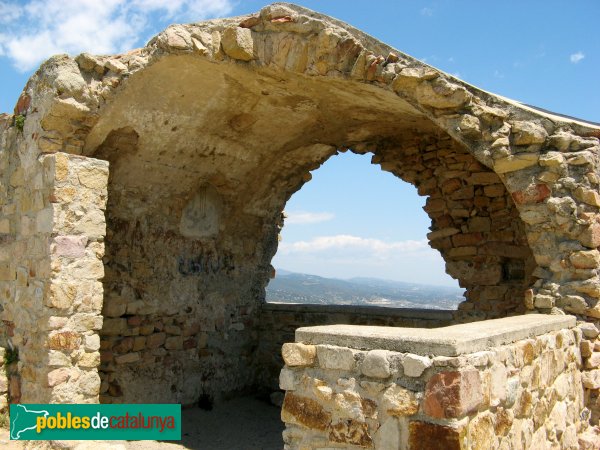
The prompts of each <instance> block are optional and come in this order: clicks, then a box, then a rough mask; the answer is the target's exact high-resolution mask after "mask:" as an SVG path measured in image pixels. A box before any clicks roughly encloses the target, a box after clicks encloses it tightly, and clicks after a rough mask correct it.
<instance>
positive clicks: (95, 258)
mask: <svg viewBox="0 0 600 450" xmlns="http://www.w3.org/2000/svg"><path fill="white" fill-rule="evenodd" d="M17 117H20V118H19V120H16V118H17ZM22 118H24V123H22V122H21V121H22ZM19 123H21V125H22V126H21V125H19ZM0 129H1V130H2V134H1V140H0V144H1V153H0V165H1V167H2V168H3V171H2V184H1V186H2V188H1V190H0V198H1V199H2V204H3V205H4V206H3V208H2V215H1V216H0V232H1V233H2V234H1V235H0V239H1V243H2V247H1V248H2V253H1V256H2V260H1V262H0V311H1V314H2V321H3V322H2V323H3V325H2V333H3V334H4V337H3V339H4V341H10V345H12V346H13V347H15V348H18V350H19V358H20V361H19V365H18V373H16V374H15V375H14V377H15V379H17V380H18V383H19V388H18V389H19V392H20V400H21V401H22V402H25V403H27V402H34V403H41V402H77V403H86V402H98V401H102V402H132V401H144V402H147V403H150V402H172V401H174V402H180V403H184V404H188V403H194V402H196V401H197V400H198V398H201V397H203V396H208V397H211V398H219V397H221V396H224V395H227V393H231V392H242V391H244V390H247V389H249V388H255V387H256V386H257V385H260V384H261V383H262V380H263V377H264V376H265V371H264V367H265V365H268V364H269V361H267V360H268V359H269V356H265V359H263V358H262V357H260V358H257V357H256V352H257V348H260V347H261V345H262V343H261V339H263V340H264V339H267V338H266V336H268V335H269V333H268V330H266V331H265V329H264V326H263V327H262V328H261V325H260V324H264V323H267V322H268V321H265V320H266V319H264V314H265V312H264V308H263V307H262V304H263V302H264V288H265V286H266V284H267V282H268V280H269V275H270V273H271V266H270V262H271V258H272V257H273V255H274V254H275V252H276V250H277V236H278V234H279V231H280V228H281V226H282V220H283V219H282V211H283V208H284V205H285V203H286V201H287V200H288V199H289V198H290V196H291V195H292V194H293V193H294V192H296V191H297V190H298V189H300V188H301V186H302V185H303V184H304V183H305V182H306V181H308V180H309V179H310V171H311V170H314V169H315V168H317V167H319V166H320V165H321V164H322V163H323V162H325V161H326V160H327V159H328V158H329V157H331V156H332V155H334V154H336V152H338V151H345V150H350V151H353V152H356V153H367V152H372V153H373V160H372V161H373V163H374V164H379V165H380V166H381V168H382V169H383V170H386V171H389V172H391V173H393V174H394V175H396V176H398V177H399V178H401V179H402V180H405V181H407V182H409V183H411V184H413V185H414V186H415V187H416V189H417V190H418V192H419V194H420V195H423V196H426V197H427V202H426V206H425V211H426V212H427V213H428V214H429V216H430V217H431V220H432V226H431V231H430V233H429V234H428V238H429V241H430V244H431V246H432V247H434V248H436V249H438V250H439V251H440V253H441V255H442V256H443V258H444V259H445V261H446V268H447V272H448V273H449V274H450V275H451V276H453V277H454V278H456V279H457V280H458V282H459V283H460V285H461V286H462V287H464V288H465V289H466V293H465V297H466V298H465V301H464V302H463V303H462V304H461V305H460V307H459V311H457V312H455V313H454V316H453V320H454V321H455V322H465V321H473V320H481V319H491V318H499V317H505V316H509V315H515V314H522V313H525V312H541V313H551V314H563V313H565V312H566V313H569V314H574V315H576V316H577V317H578V318H579V319H580V320H582V321H588V322H591V323H597V320H598V319H600V304H599V303H598V299H600V279H599V276H598V269H599V264H600V253H599V252H598V246H600V215H599V208H600V194H599V193H598V184H599V183H600V178H599V167H600V165H599V164H600V163H599V160H598V155H599V152H600V143H599V137H600V126H599V125H598V124H594V123H591V122H585V121H582V120H578V119H574V118H570V117H566V116H561V115H558V114H554V113H550V112H547V111H544V110H540V109H537V108H534V107H531V106H527V105H524V104H521V103H518V102H516V101H513V100H510V99H506V98H503V97H500V96H497V95H494V94H490V93H488V92H485V91H483V90H481V89H478V88H476V87H474V86H471V85H469V84H467V83H465V82H464V81H462V80H459V79H457V78H455V77H453V76H450V75H448V74H446V73H444V72H441V71H439V70H437V69H435V68H433V67H431V66H428V65H426V64H424V63H422V62H420V61H418V60H416V59H414V58H412V57H410V56H408V55H405V54H403V53H401V52H399V51H397V50H395V49H393V48H391V47H389V46H387V45H385V44H384V43H381V42H379V41H377V40H375V39H374V38H372V37H370V36H368V35H366V34H364V33H362V32H361V31H359V30H356V29H355V28H352V27H351V26H349V25H347V24H344V23H342V22H340V21H338V20H336V19H333V18H330V17H327V16H324V15H321V14H318V13H315V12H313V11H310V10H307V9H304V8H301V7H298V6H294V5H290V4H284V3H276V4H273V5H270V6H267V7H265V8H263V9H262V10H261V11H260V12H258V13H256V14H253V15H248V16H243V17H235V18H229V19H217V20H211V21H207V22H201V23H195V24H188V25H173V26H170V27H169V28H167V29H166V30H165V31H163V32H162V33H160V34H158V35H157V36H156V37H154V38H153V39H152V40H151V41H150V42H149V43H148V44H147V45H146V46H145V47H143V48H140V49H136V50H132V51H130V52H128V53H124V54H120V55H112V56H96V55H90V54H87V53H83V54H81V55H78V56H76V57H74V58H72V57H70V56H67V55H58V56H54V57H52V58H50V59H49V60H47V61H46V62H45V63H43V64H42V66H41V67H40V69H39V70H38V71H37V72H36V73H35V74H34V75H33V76H32V77H31V79H30V80H29V82H28V83H27V85H26V86H25V88H24V90H23V93H22V94H21V97H20V98H19V101H18V103H17V105H16V107H15V111H14V114H10V115H8V114H4V115H1V116H0ZM390 201H391V202H393V199H390ZM390 207H398V208H401V207H402V205H401V204H393V203H392V204H390ZM7 345H8V344H7ZM148 383H152V385H153V386H155V389H152V390H151V392H148V389H147V386H148ZM15 389H17V388H15ZM16 392H17V391H15V393H14V395H13V399H14V398H17V397H16ZM34 400H35V401H34Z"/></svg>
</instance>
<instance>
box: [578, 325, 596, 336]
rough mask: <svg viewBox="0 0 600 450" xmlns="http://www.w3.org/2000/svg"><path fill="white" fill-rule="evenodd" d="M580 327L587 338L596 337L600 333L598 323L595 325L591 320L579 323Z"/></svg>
mask: <svg viewBox="0 0 600 450" xmlns="http://www.w3.org/2000/svg"><path fill="white" fill-rule="evenodd" d="M579 329H580V330H581V331H582V332H583V335H584V336H585V337H586V338H587V339H596V338H597V337H598V334H600V331H598V328H597V327H596V325H594V324H593V323H591V322H584V323H582V324H579Z"/></svg>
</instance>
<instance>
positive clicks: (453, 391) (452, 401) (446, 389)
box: [423, 369, 483, 419]
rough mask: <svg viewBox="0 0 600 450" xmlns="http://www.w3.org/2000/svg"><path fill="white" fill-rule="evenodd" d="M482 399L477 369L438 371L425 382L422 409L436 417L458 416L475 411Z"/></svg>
mask: <svg viewBox="0 0 600 450" xmlns="http://www.w3.org/2000/svg"><path fill="white" fill-rule="evenodd" d="M482 401H483V391H482V386H481V380H480V378H479V372H478V371H477V370H475V369H468V370H464V371H456V372H440V373H437V374H435V375H433V376H432V377H431V378H430V379H429V381H428V382H427V386H426V388H425V399H424V402H423V409H424V411H425V413H426V414H427V415H429V416H431V417H435V418H438V419H444V418H458V417H462V416H464V415H466V414H469V413H470V412H472V411H475V410H476V409H477V408H478V407H479V405H480V404H481V403H482Z"/></svg>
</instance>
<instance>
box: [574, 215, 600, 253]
mask: <svg viewBox="0 0 600 450" xmlns="http://www.w3.org/2000/svg"><path fill="white" fill-rule="evenodd" d="M577 239H578V240H579V242H581V244H583V245H584V246H585V247H588V248H594V249H595V248H598V247H600V223H598V222H593V223H591V224H590V225H589V226H588V227H587V228H585V229H584V230H583V231H582V232H581V233H580V234H579V236H578V237H577Z"/></svg>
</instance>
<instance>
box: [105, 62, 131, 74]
mask: <svg viewBox="0 0 600 450" xmlns="http://www.w3.org/2000/svg"><path fill="white" fill-rule="evenodd" d="M104 66H105V67H106V68H107V69H108V70H112V71H113V72H115V73H121V72H127V66H126V65H125V64H123V63H122V62H121V61H119V60H118V59H109V60H108V61H106V62H105V63H104Z"/></svg>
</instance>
